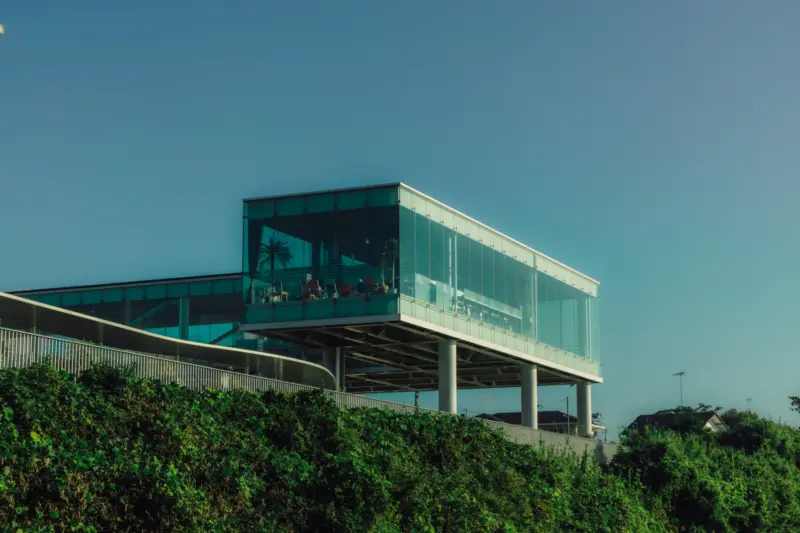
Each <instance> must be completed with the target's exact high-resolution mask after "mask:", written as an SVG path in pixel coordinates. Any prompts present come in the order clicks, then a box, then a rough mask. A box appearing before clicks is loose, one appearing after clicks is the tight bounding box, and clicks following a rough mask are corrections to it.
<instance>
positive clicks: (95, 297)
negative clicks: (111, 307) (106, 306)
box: [81, 290, 103, 305]
mask: <svg viewBox="0 0 800 533" xmlns="http://www.w3.org/2000/svg"><path fill="white" fill-rule="evenodd" d="M81 300H82V302H81V303H83V304H84V305H88V304H98V303H100V302H102V301H103V291H100V290H96V291H84V292H83V295H82V297H81Z"/></svg>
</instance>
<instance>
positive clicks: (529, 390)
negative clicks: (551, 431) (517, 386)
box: [521, 363, 539, 429]
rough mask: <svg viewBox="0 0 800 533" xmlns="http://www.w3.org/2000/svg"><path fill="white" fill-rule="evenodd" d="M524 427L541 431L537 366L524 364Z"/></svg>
mask: <svg viewBox="0 0 800 533" xmlns="http://www.w3.org/2000/svg"><path fill="white" fill-rule="evenodd" d="M521 374H522V425H523V426H525V427H529V428H533V429H539V406H538V403H539V390H538V388H539V377H538V374H539V372H538V370H537V368H536V365H532V364H530V363H522V372H521Z"/></svg>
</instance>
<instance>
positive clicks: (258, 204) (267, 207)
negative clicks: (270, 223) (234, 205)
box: [244, 200, 275, 218]
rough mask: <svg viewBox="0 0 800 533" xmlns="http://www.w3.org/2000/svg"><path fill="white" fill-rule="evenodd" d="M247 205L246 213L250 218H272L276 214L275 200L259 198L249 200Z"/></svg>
mask: <svg viewBox="0 0 800 533" xmlns="http://www.w3.org/2000/svg"><path fill="white" fill-rule="evenodd" d="M244 205H245V215H246V216H247V217H248V218H270V217H274V216H275V201H274V200H258V201H254V202H247V203H245V204H244Z"/></svg>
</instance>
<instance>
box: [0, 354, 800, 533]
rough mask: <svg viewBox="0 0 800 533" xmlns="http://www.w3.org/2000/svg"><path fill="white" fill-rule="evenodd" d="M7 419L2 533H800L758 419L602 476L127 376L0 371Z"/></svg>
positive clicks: (457, 441) (788, 440) (301, 406)
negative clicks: (726, 435)
mask: <svg viewBox="0 0 800 533" xmlns="http://www.w3.org/2000/svg"><path fill="white" fill-rule="evenodd" d="M0 408H1V409H2V411H1V412H0V531H13V532H16V531H264V532H272V531H280V532H315V531H320V532H345V531H348V532H401V531H402V532H405V531H414V532H434V531H446V532H493V531H502V532H515V531H517V532H522V531H533V532H553V531H587V532H588V531H604V532H614V533H619V532H662V531H663V532H667V531H798V530H800V529H799V528H798V526H799V525H800V518H798V517H799V515H798V512H799V511H798V508H797V505H798V498H797V496H798V493H797V487H798V486H800V485H798V474H797V468H796V467H795V465H794V456H793V454H794V453H795V452H796V451H797V444H798V440H797V437H796V435H795V434H794V433H791V431H793V430H790V429H788V428H783V427H782V426H781V427H778V426H775V425H772V426H769V425H764V424H762V422H763V421H761V420H760V419H757V418H756V417H754V416H753V415H738V416H739V418H740V419H741V424H740V426H741V428H750V429H748V430H742V431H741V432H739V433H736V432H734V434H732V435H731V436H730V439H731V441H730V442H725V443H722V442H717V441H715V440H713V439H711V438H708V437H704V436H702V435H694V434H691V433H689V434H686V435H678V434H672V433H648V434H646V435H641V436H640V435H632V436H629V437H627V445H628V446H629V448H625V449H624V450H623V451H622V452H621V453H620V454H619V456H618V458H617V459H616V460H615V461H614V463H613V464H612V465H610V466H609V467H608V468H606V469H603V468H601V467H600V466H599V465H598V464H597V463H596V462H595V461H594V459H591V458H585V459H582V458H575V457H567V456H561V455H556V454H552V453H548V452H546V451H544V450H540V449H536V448H532V447H529V446H521V445H516V444H513V443H510V442H508V441H507V440H505V439H504V438H503V436H502V435H501V434H500V433H498V432H497V431H495V430H493V429H491V428H490V427H488V426H487V425H485V424H483V423H481V422H480V421H478V420H474V419H468V418H465V417H451V416H445V415H442V416H431V415H429V414H419V415H415V416H410V415H405V414H398V413H394V412H389V411H379V410H374V409H360V410H354V411H343V410H339V409H337V408H336V407H335V406H334V405H333V404H331V403H330V402H329V401H327V400H326V399H325V398H324V397H322V396H321V395H319V394H298V395H289V396H285V395H277V394H273V393H264V394H262V395H256V394H252V393H247V392H243V391H234V392H221V391H215V390H207V391H202V392H196V391H191V390H187V389H184V388H182V387H179V386H177V385H167V384H164V383H161V382H159V381H152V380H144V379H139V378H136V377H134V376H133V375H132V372H131V371H130V369H127V370H126V369H114V368H108V367H96V368H94V369H93V370H92V371H90V372H87V373H84V374H83V375H82V376H81V377H80V378H78V380H77V381H75V380H74V379H73V378H72V377H71V376H68V375H67V374H64V373H59V372H57V371H55V370H54V369H52V368H51V367H50V366H48V365H46V364H44V365H37V366H33V367H31V368H27V369H23V370H4V371H0ZM748 417H751V418H748ZM754 421H755V422H754ZM759 424H761V425H760V426H759ZM737 427H738V426H737ZM753 427H756V429H755V430H752V428H753ZM751 430H752V431H751ZM781 432H785V434H784V433H781ZM737 435H738V436H737Z"/></svg>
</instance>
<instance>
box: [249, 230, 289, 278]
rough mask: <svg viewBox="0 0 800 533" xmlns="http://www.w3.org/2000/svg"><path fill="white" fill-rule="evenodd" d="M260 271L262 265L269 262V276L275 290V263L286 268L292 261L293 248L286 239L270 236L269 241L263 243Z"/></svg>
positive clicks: (260, 254) (259, 262) (259, 261)
mask: <svg viewBox="0 0 800 533" xmlns="http://www.w3.org/2000/svg"><path fill="white" fill-rule="evenodd" d="M258 255H259V259H258V269H257V270H258V271H259V272H260V271H261V266H262V265H263V264H264V263H265V262H267V263H269V276H270V284H271V285H272V290H273V291H274V290H275V263H276V262H277V263H280V265H281V266H282V267H283V268H286V267H287V266H288V265H289V264H290V263H291V262H292V259H293V258H292V250H291V249H290V248H289V244H288V243H287V242H286V241H280V240H278V239H276V238H274V237H270V238H269V242H268V243H261V248H260V249H259V254H258Z"/></svg>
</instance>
